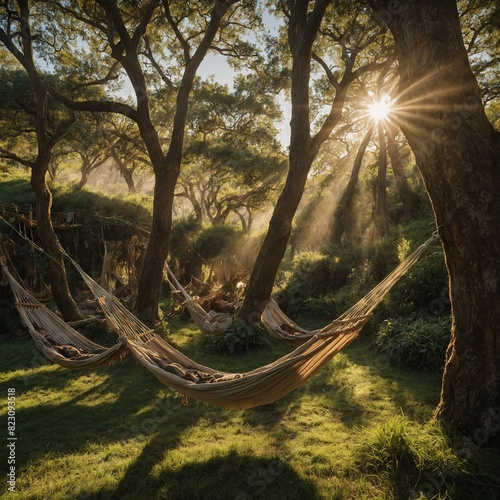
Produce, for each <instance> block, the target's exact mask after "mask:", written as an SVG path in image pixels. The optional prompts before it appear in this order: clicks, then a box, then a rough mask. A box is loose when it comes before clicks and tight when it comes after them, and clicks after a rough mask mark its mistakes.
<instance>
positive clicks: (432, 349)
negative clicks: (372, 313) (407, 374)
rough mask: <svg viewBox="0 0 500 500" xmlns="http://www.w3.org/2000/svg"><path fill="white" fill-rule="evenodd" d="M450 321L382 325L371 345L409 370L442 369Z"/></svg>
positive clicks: (394, 321)
mask: <svg viewBox="0 0 500 500" xmlns="http://www.w3.org/2000/svg"><path fill="white" fill-rule="evenodd" d="M450 328H451V318H450V317H449V316H446V317H435V318H431V319H425V318H417V319H409V318H397V319H392V320H386V321H384V322H383V323H382V325H381V327H380V329H379V331H378V333H377V334H376V335H375V339H374V341H373V343H374V345H375V347H376V349H377V351H378V352H379V353H382V354H385V355H387V356H389V358H390V359H391V361H393V362H394V363H396V364H397V365H403V366H407V367H409V368H416V369H423V368H430V369H433V370H439V369H441V368H442V367H443V364H444V359H445V352H446V347H447V346H448V344H449V341H450Z"/></svg>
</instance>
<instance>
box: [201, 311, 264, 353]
mask: <svg viewBox="0 0 500 500" xmlns="http://www.w3.org/2000/svg"><path fill="white" fill-rule="evenodd" d="M210 340H211V347H212V349H214V350H215V351H216V352H220V353H229V354H240V353H243V352H247V351H251V350H255V349H261V348H262V347H265V346H267V345H268V341H267V334H266V332H265V330H264V328H263V327H262V326H260V325H258V324H255V325H250V324H249V323H247V322H246V321H243V320H241V319H238V318H236V319H235V320H234V321H233V323H232V324H231V326H230V327H229V328H228V329H227V330H226V331H225V332H224V333H223V334H221V335H216V336H215V337H213V340H212V337H210Z"/></svg>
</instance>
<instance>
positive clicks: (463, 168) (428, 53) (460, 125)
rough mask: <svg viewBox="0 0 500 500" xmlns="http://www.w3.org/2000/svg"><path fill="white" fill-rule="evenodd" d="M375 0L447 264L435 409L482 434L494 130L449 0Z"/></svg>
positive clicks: (496, 224) (498, 270)
mask: <svg viewBox="0 0 500 500" xmlns="http://www.w3.org/2000/svg"><path fill="white" fill-rule="evenodd" d="M373 3H374V4H375V5H376V7H377V8H378V9H379V10H384V9H385V10H384V16H383V17H384V19H385V20H386V21H387V23H388V25H389V28H390V29H391V31H392V33H393V35H394V38H395V41H396V45H397V49H398V52H399V62H400V69H401V77H402V87H401V95H400V99H399V102H398V108H399V109H398V111H397V116H398V118H399V121H400V125H401V128H402V130H403V132H404V133H405V135H406V137H407V139H408V142H409V143H410V146H411V148H412V150H413V152H414V153H415V156H416V160H417V164H418V166H419V168H420V171H421V172H422V176H423V178H424V181H425V184H426V187H427V190H428V193H429V197H430V199H431V202H432V205H433V208H434V212H435V215H436V220H437V224H438V227H439V234H440V237H441V241H442V245H443V248H444V252H445V258H446V265H447V268H448V272H449V280H450V299H451V305H452V315H453V322H452V331H451V342H450V345H449V347H448V351H447V356H446V366H445V370H444V374H443V382H442V392H441V400H440V403H439V406H438V408H437V417H438V418H439V419H440V420H443V421H444V422H446V423H448V424H450V425H452V426H453V427H456V428H458V429H461V430H462V431H465V432H467V433H469V434H470V435H471V436H473V437H474V438H476V436H477V435H479V434H481V436H482V437H481V440H482V442H481V443H479V444H482V443H483V442H484V441H485V440H486V439H487V438H488V437H490V436H491V435H494V434H496V435H498V433H499V430H500V391H499V389H500V299H499V297H500V238H499V237H498V234H499V230H500V168H499V164H500V136H499V133H498V132H496V131H495V130H494V129H493V127H492V126H491V124H490V123H489V122H488V120H487V118H486V116H485V113H484V107H483V105H482V103H481V98H480V92H479V88H478V85H477V82H476V80H475V78H474V75H473V73H472V71H471V69H470V65H469V62H468V59H467V54H466V51H465V48H464V44H463V40H462V35H461V29H460V24H459V19H458V13H457V6H456V2H454V1H453V0H442V1H441V2H434V1H432V0H404V1H400V2H397V6H395V4H394V2H386V1H376V2H373ZM391 6H392V11H391Z"/></svg>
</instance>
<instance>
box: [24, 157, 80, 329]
mask: <svg viewBox="0 0 500 500" xmlns="http://www.w3.org/2000/svg"><path fill="white" fill-rule="evenodd" d="M49 158H50V157H49V156H44V155H43V154H42V155H40V154H39V155H38V157H37V159H36V161H35V164H34V166H33V169H32V173H31V186H32V187H33V191H34V192H35V200H36V220H37V233H38V237H39V238H40V241H41V243H42V247H43V249H44V250H45V252H46V253H47V256H48V259H47V261H48V266H49V275H50V285H51V290H52V296H53V297H54V300H55V302H56V304H57V307H58V308H59V311H60V312H61V314H62V316H63V318H64V320H65V321H78V320H81V319H83V316H82V315H81V313H80V311H79V309H78V306H77V305H76V303H75V301H74V300H73V298H72V296H71V293H70V290H69V286H68V280H67V277H66V268H65V267H64V252H63V250H62V248H61V245H60V243H59V240H58V239H57V236H56V233H55V231H54V227H53V225H52V219H51V206H52V195H51V193H50V190H49V187H48V186H47V183H46V181H45V174H46V172H47V166H48V162H49Z"/></svg>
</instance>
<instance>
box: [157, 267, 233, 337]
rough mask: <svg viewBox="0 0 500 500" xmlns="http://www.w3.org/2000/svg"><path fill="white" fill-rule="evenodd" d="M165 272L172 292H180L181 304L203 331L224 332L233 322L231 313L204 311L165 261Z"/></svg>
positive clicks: (217, 333) (211, 332)
mask: <svg viewBox="0 0 500 500" xmlns="http://www.w3.org/2000/svg"><path fill="white" fill-rule="evenodd" d="M164 270H165V271H166V273H167V281H168V284H169V286H170V289H171V290H172V292H176V293H180V294H181V295H182V297H183V298H184V302H183V303H182V304H181V305H183V306H185V307H186V309H187V310H188V312H189V314H190V316H191V318H192V320H193V322H194V324H195V325H196V326H197V327H198V328H199V329H200V330H201V331H202V332H203V333H207V334H212V335H219V334H221V333H224V332H225V331H226V330H227V329H228V328H229V327H230V326H231V323H232V322H233V315H232V314H229V313H220V312H216V311H209V312H207V311H205V309H203V307H202V306H201V305H200V304H199V303H198V302H197V301H196V300H194V299H193V298H192V297H191V296H190V295H189V294H188V293H187V292H186V290H185V289H184V288H183V286H182V285H181V284H180V283H179V281H178V280H177V278H176V277H175V275H174V273H173V272H172V270H171V269H170V267H169V266H168V264H167V263H165V265H164Z"/></svg>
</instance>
